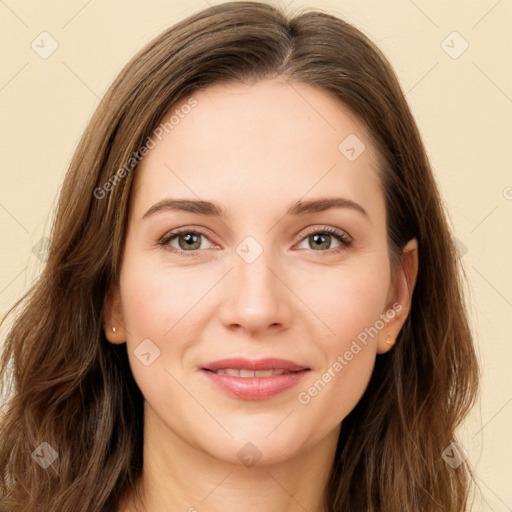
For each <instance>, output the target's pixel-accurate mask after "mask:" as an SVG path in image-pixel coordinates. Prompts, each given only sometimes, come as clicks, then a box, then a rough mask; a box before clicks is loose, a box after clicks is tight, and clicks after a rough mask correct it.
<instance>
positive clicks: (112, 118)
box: [0, 2, 478, 512]
mask: <svg viewBox="0 0 512 512" xmlns="http://www.w3.org/2000/svg"><path fill="white" fill-rule="evenodd" d="M272 77H282V78H283V79H285V80H287V81H289V82H293V81H295V82H304V83H307V84H311V85H314V86H317V87H319V88H321V89H322V90H324V91H325V92H328V93H330V94H333V95H334V96H335V97H336V98H338V99H339V101H340V102H341V103H342V104H343V105H345V106H347V107H348V108H349V109H350V111H351V112H352V113H353V114H354V115H355V116H356V117H357V118H358V119H359V120H360V121H362V122H363V124H364V125H365V126H366V128H367V129H368V132H369V134H370V136H371V138H372V141H373V143H374V144H375V147H376V148H377V150H378V154H379V157H380V160H381V166H380V168H379V174H380V176H381V180H382V186H383V192H384V194H385V198H386V212H387V213H386V215H387V229H388V242H389V247H390V258H391V263H392V267H393V268H396V265H397V264H398V263H397V262H398V261H399V256H400V254H401V250H402V248H403V247H404V246H405V244H406V242H407V241H409V240H410V239H411V238H414V237H415V238H416V239H417V240H418V244H419V271H418V277H417V282H416V287H415V290H414V294H413V297H412V305H411V311H410V314H409V317H408V318H407V320H406V323H405V325H404V327H403V329H402V331H401V332H400V334H399V337H398V339H397V342H396V345H395V347H394V348H393V350H391V351H389V352H388V353H386V354H384V355H380V356H378V357H377V360H376V364H375V368H374V372H373V375H372V377H371V380H370V382H369V385H368V387H367V389H366V391H365V393H364V395H363V397H362V398H361V400H360V401H359V403H358V404H357V405H356V407H355V408H354V409H353V410H352V412H351V413H350V414H349V415H348V416H347V417H346V418H345V419H344V420H343V423H342V428H341V434H340V438H339V443H338V447H337V451H336V456H335V463H334V466H333V468H332V473H331V478H330V483H329V486H328V488H327V489H326V494H325V500H326V503H327V504H328V509H329V510H330V511H340V512H341V511H343V512H356V511H357V512H363V511H364V512H370V511H371V512H376V511H389V512H391V511H393V512H396V511H399V510H404V511H405V510H407V511H412V510H415V511H441V510H444V511H457V512H460V511H462V510H465V509H466V507H467V504H468V497H469V494H470V489H471V487H470V484H471V481H472V474H471V469H470V468H469V466H468V465H467V463H464V464H462V465H461V466H459V467H458V468H456V469H453V468H451V467H450V466H449V465H448V464H447V463H446V462H445V461H444V460H443V458H442V452H443V450H444V449H445V448H446V447H447V446H448V445H449V444H450V443H451V442H452V441H453V440H454V439H455V430H456V428H457V427H458V425H459V424H460V423H461V421H462V420H463V419H464V417H465V416H466V414H467V413H468V411H469V409H470V408H471V406H472V405H473V403H474V400H475V397H476V393H477V385H478V367H477V362H476V357H475V352H474V348H473V342H472V337H471V332H470V329H469V326H468V319H467V312H466V309H465V301H464V296H463V288H462V286H463V281H462V279H461V275H462V273H461V272H460V268H459V264H458V259H457V251H456V249H455V246H454V243H453V240H452V236H451V233H450V229H449V226H448V224H447V221H446V216H445V213H444V210H443V206H442V203H441V199H440V196H439V192H438V189H437V186H436V183H435V180H434V178H433V174H432V171H431V168H430V164H429V162H428V159H427V156H426V153H425V149H424V147H423V144H422V142H421V139H420V135H419V132H418V129H417V127H416V124H415V122H414V120H413V117H412V115H411V111H410V109H409V107H408V105H407V102H406V100H405V98H404V94H403V92H402V90H401V89H400V86H399V83H398V81H397V78H396V76H395V74H394V72H393V71H392V69H391V66H390V64H389V63H388V61H387V60H386V58H385V57H384V56H383V54H382V53H381V51H380V50H379V49H378V48H377V47H376V46H375V45H374V44H373V43H372V42H370V40H369V39H368V38H367V37H366V36H364V35H363V34H362V33H361V32H360V31H359V30H357V29H356V28H354V27H353V26H351V25H350V24H348V23H346V22H345V21H342V20H341V19H339V18H337V17H334V16H332V15H329V14H327V13H324V12H322V11H319V10H305V11H303V12H302V13H300V14H296V15H293V16H292V15H288V14H286V13H285V12H284V11H282V10H281V9H279V8H277V7H274V6H271V5H269V4H266V3H259V2H227V3H223V4H220V5H217V6H215V7H210V8H207V9H205V10H202V11H200V12H198V13H196V14H194V15H192V16H190V17H188V18H186V19H185V20H183V21H180V22H179V23H177V24H175V25H174V26H172V27H170V28H169V29H168V30H166V31H165V32H163V33H162V34H161V35H159V36H158V37H156V38H155V39H154V40H153V41H151V42H150V43H149V44H148V45H147V46H146V47H145V48H144V49H142V50H141V51H140V52H139V53H138V54H137V55H136V56H135V57H134V58H133V59H132V60H131V61H130V62H129V63H128V64H127V65H126V66H125V67H124V69H123V70H122V71H121V73H120V74H119V76H118V77H117V78H116V79H115V81H114V83H113V84H112V86H111V87H110V88H109V90H108V91H107V93H106V94H105V96H104V98H103V100H102V101H101V102H100V104H99V105H98V108H97V109H96V112H95V113H94V115H93V116H92V119H91V120H90V122H89V125H88V126H87V128H86V130H85V132H84V134H83V136H82V138H81V140H80V143H79V145H78V147H77V149H76V151H75V154H74V156H73V158H72V161H71V164H70V167H69V170H68V172H67V175H66V178H65V181H64V184H63V188H62V191H61V194H60V199H59V203H58V207H57V210H56V215H55V219H54V222H53V225H52V232H51V242H52V246H51V250H50V252H49V255H48V260H47V262H46V265H45V268H44V269H43V271H42V273H41V275H40V277H39V278H38V279H37V281H36V282H35V283H34V284H33V285H32V287H31V288H30V289H29V291H28V292H27V293H26V294H25V295H24V296H23V297H22V298H21V299H20V300H19V301H18V302H17V303H16V304H15V305H14V306H13V307H12V308H11V310H10V311H9V315H12V316H14V317H15V318H14V321H13V326H12V328H11V329H10V331H9V333H8V335H7V337H6V340H5V346H4V348H3V352H2V360H1V366H0V372H1V375H2V382H3V388H4V390H7V388H8V382H9V379H12V381H13V384H14V388H13V392H12V398H11V399H10V401H9V402H8V404H7V405H6V407H5V412H4V413H3V417H2V418H1V425H0V435H1V445H0V471H1V475H0V482H1V485H0V508H1V509H2V510H5V511H9V512H18V511H21V510H33V511H37V510H42V511H45V512H50V511H59V512H67V511H69V512H71V511H77V510H87V511H88V512H106V511H114V510H116V507H117V504H118V500H119V497H120V496H121V495H123V494H124V493H126V492H127V491H129V490H130V489H133V488H134V487H135V486H136V483H137V481H138V478H139V476H140V473H141V470H142V428H143V396H142V394H141V392H140V390H139V388H138V387H137V385H136V383H135V381H134V379H133V376H132V374H131V370H130V366H129V364H128V358H127V354H126V345H114V344H111V343H108V342H107V340H106V338H105V335H104V332H103V318H102V313H103V306H104V300H105V294H106V291H107V290H108V287H109V285H110V284H112V283H114V284H118V283H119V270H120V263H121V254H122V250H123V240H124V236H125V232H126V227H127V212H128V208H129V201H130V191H131V187H132V181H133V177H134V173H135V172H136V169H135V168H134V169H133V170H132V169H128V170H126V172H125V173H124V174H125V176H123V177H122V179H117V180H116V182H115V183H114V184H113V185H111V186H105V183H108V182H109V180H111V179H112V177H113V176H114V175H116V172H117V171H118V169H121V168H123V166H124V165H125V163H126V162H128V161H130V158H133V155H134V153H137V152H138V151H139V149H140V148H142V147H144V145H145V143H146V141H147V140H148V137H150V135H151V133H152V132H153V131H154V130H155V127H156V126H158V124H159V122H160V121H161V119H162V117H163V116H164V114H165V113H166V112H167V111H168V109H169V108H170V107H171V106H172V105H173V104H175V103H176V102H177V101H178V100H180V99H181V98H184V97H185V96H186V95H189V94H190V93H192V92H193V91H194V90H197V89H203V88H206V87H208V86H210V85H212V84H219V83H233V84H236V83H247V82H254V81H257V80H260V79H264V78H272ZM118 176H119V175H118ZM99 189H101V190H103V192H102V193H101V196H102V197H99V196H100V194H99V193H98V190H99ZM103 195H104V197H103ZM43 442H46V443H48V444H49V445H50V446H52V447H53V448H55V450H56V451H57V452H58V458H57V459H56V460H55V461H54V462H53V464H52V465H51V467H49V468H48V469H43V468H42V467H40V465H38V464H37V463H36V462H35V461H34V459H33V458H32V456H31V454H32V452H33V451H34V450H35V448H36V447H38V446H39V445H40V444H41V443H43Z"/></svg>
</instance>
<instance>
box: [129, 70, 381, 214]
mask: <svg viewBox="0 0 512 512" xmlns="http://www.w3.org/2000/svg"><path fill="white" fill-rule="evenodd" d="M191 105H193V106H191ZM171 121H172V122H171ZM166 122H167V123H168V124H167V125H165V124H164V123H166ZM160 127H161V129H160V131H159V132H158V136H153V137H152V139H153V141H154V142H155V144H156V145H155V146H154V147H153V149H151V150H150V151H149V152H148V154H146V156H145V157H144V159H143V160H142V162H141V163H140V164H139V166H138V168H137V169H136V173H135V174H136V176H135V183H134V191H133V199H132V202H134V203H135V204H134V207H135V208H134V210H133V211H134V213H135V214H136V215H137V216H138V217H139V218H140V216H141V215H142V214H143V213H144V212H143V211H142V210H143V209H144V208H145V209H147V208H148V207H149V206H151V205H152V204H153V203H154V202H156V201H158V200H161V199H162V198H163V197H165V196H166V195H167V196H172V197H187V198H195V199H197V198H201V199H208V200H215V201H216V200H217V199H218V200H219V201H221V202H223V203H225V202H226V201H228V202H229V206H232V207H233V208H236V207H237V205H238V206H241V205H242V204H244V205H245V207H246V208H249V207H250V205H252V206H253V207H254V208H255V209H256V208H259V209H260V210H261V208H262V206H266V207H271V206H272V205H274V204H281V205H282V204H284V203H285V204H289V203H290V202H291V201H293V200H299V199H301V198H303V197H304V198H305V199H308V198H309V196H315V195H317V196H318V195H322V196H325V195H329V194H337V193H339V194H343V195H345V196H349V197H350V198H351V199H354V200H355V199H356V198H357V200H358V202H366V203H371V202H372V201H373V202H375V201H376V200H377V199H376V197H375V195H376V194H377V195H380V196H382V194H381V191H380V182H379V179H378V175H377V166H378V162H377V154H376V152H375V150H374V149H373V146H372V141H371V140H370V137H369V135H368V133H367V131H366V129H365V127H364V125H363V124H362V123H361V122H360V121H359V120H358V119H357V118H356V117H355V116H354V115H352V114H351V112H350V111H349V110H348V109H347V108H346V107H345V106H344V105H343V104H342V103H341V102H339V101H338V100H337V99H336V98H334V96H332V95H331V94H329V93H328V92H326V91H324V90H323V89H320V88H317V87H314V86H311V85H309V84H304V83H301V82H287V81H284V80H280V79H272V80H262V81H260V82H257V83H254V84H250V85H249V84H240V85H238V84H237V85H233V84H230V85H226V84H219V85H215V86H211V87H208V88H206V89H203V90H199V91H195V92H194V93H193V94H191V95H189V96H187V97H186V98H184V99H183V100H181V101H180V102H179V103H176V104H175V105H173V107H172V108H171V109H169V111H168V112H167V113H166V115H165V116H164V117H163V119H162V122H161V124H160ZM162 127H163V128H162ZM164 128H165V129H164ZM154 133H155V132H154ZM346 141H348V142H346ZM347 144H348V146H350V147H349V148H348V149H349V150H351V149H354V150H355V151H356V157H357V158H355V159H354V158H353V156H354V151H352V152H351V153H350V152H349V153H347V152H346V150H347ZM362 148H364V150H363V149H362ZM359 152H360V154H359V155H358V153H359ZM347 156H348V157H350V158H348V157H347ZM378 200H379V201H380V202H381V203H382V201H383V199H382V197H380V198H379V199H378ZM380 206H382V204H380ZM376 207H377V208H378V207H379V204H377V205H376ZM144 211H145V210H144Z"/></svg>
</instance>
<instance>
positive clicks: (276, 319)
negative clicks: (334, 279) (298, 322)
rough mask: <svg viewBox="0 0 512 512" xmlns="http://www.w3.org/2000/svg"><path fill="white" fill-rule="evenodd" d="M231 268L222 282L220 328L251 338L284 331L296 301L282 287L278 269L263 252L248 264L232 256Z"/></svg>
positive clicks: (281, 270) (285, 286) (282, 271)
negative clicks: (221, 324) (241, 333)
mask: <svg viewBox="0 0 512 512" xmlns="http://www.w3.org/2000/svg"><path fill="white" fill-rule="evenodd" d="M233 265H234V268H233V269H232V271H231V272H230V273H229V275H228V276H226V277H227V279H224V280H223V281H224V285H223V290H222V297H223V301H222V306H221V308H220V318H221V321H222V323H223V324H224V326H225V327H226V328H228V329H230V330H239V331H245V332H246V334H247V335H248V336H251V337H253V336H259V335H262V334H263V333H264V332H266V331H269V330H272V332H273V333H274V334H275V333H277V332H278V331H281V330H284V329H286V328H288V327H289V326H290V321H291V318H292V310H293V301H294V300H295V301H296V300H297V299H296V298H295V297H294V294H293V293H292V291H290V289H289V287H288V286H287V284H286V281H287V279H286V276H285V272H284V270H283V269H282V266H280V265H279V263H278V262H277V261H276V260H275V259H273V258H272V257H271V255H270V254H269V253H267V252H266V251H263V253H262V254H261V255H260V256H259V257H258V258H257V259H256V260H255V261H253V262H252V263H248V262H247V261H245V260H244V259H243V258H241V257H240V256H239V255H238V254H234V255H233Z"/></svg>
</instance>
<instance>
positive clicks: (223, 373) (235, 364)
mask: <svg viewBox="0 0 512 512" xmlns="http://www.w3.org/2000/svg"><path fill="white" fill-rule="evenodd" d="M309 370H310V368H308V367H305V366H303V365H301V364H298V363H295V362H293V361H289V360H286V359H278V358H266V359H258V360H250V359H243V358H230V359H222V360H219V361H213V362H211V363H208V364H206V365H204V366H203V367H201V368H200V371H201V373H202V374H203V375H204V376H205V377H206V378H207V379H208V380H209V382H210V383H212V384H213V385H214V386H215V388H216V389H218V390H220V391H223V392H224V393H226V394H228V395H230V396H231V397H234V398H237V399H241V400H265V399H268V398H271V397H272V396H274V395H277V394H278V393H281V392H283V391H285V390H287V389H289V388H291V387H293V386H295V385H296V384H298V382H299V381H300V380H301V379H302V378H303V377H304V375H305V374H306V373H307V372H308V371H309Z"/></svg>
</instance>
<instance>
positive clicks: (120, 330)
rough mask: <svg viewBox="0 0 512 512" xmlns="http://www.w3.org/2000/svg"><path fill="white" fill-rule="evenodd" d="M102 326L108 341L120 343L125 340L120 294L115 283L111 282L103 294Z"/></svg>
mask: <svg viewBox="0 0 512 512" xmlns="http://www.w3.org/2000/svg"><path fill="white" fill-rule="evenodd" d="M103 322H104V325H103V328H104V330H105V336H106V338H107V340H108V341H110V343H115V344H120V343H124V342H125V341H126V331H125V328H124V318H123V311H122V309H121V296H120V294H119V290H118V288H117V286H116V285H115V284H111V285H110V286H109V288H108V290H107V293H106V295H105V303H104V305H103Z"/></svg>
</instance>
